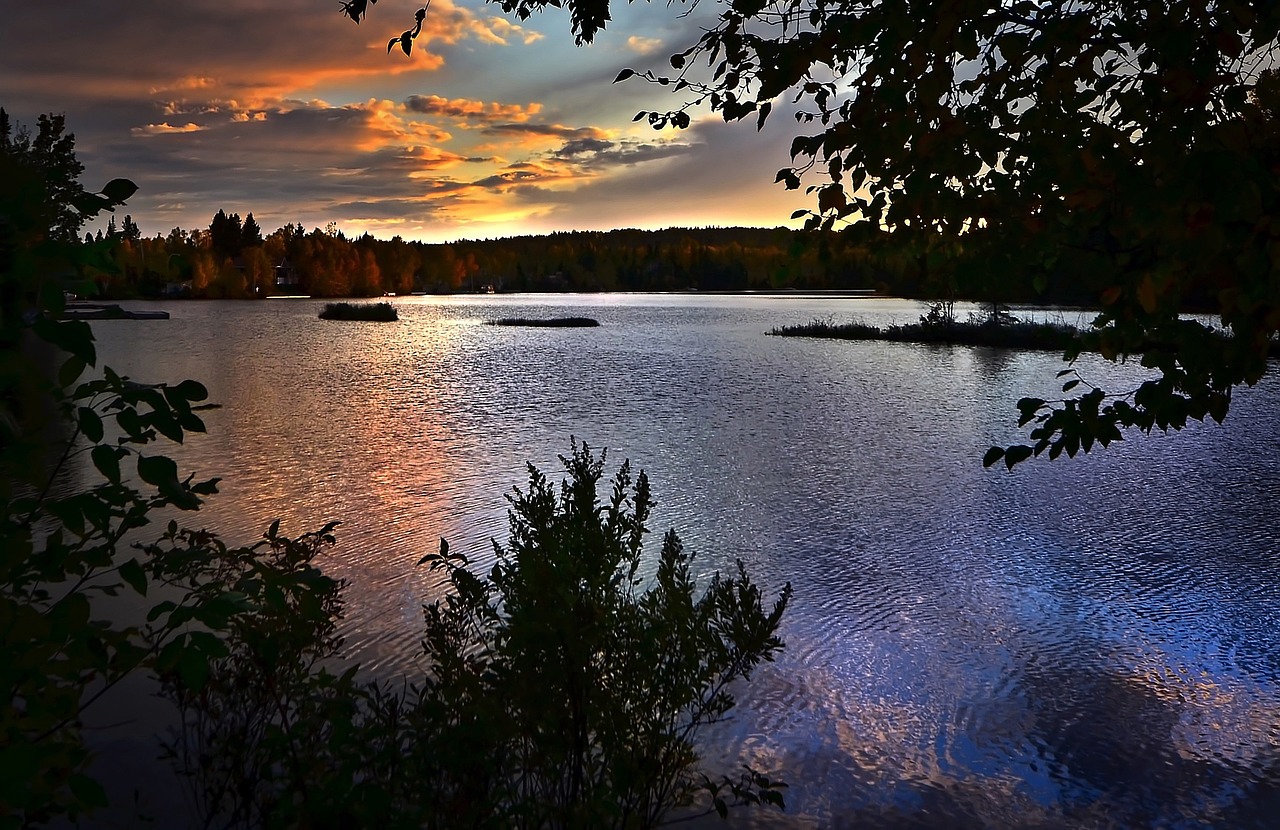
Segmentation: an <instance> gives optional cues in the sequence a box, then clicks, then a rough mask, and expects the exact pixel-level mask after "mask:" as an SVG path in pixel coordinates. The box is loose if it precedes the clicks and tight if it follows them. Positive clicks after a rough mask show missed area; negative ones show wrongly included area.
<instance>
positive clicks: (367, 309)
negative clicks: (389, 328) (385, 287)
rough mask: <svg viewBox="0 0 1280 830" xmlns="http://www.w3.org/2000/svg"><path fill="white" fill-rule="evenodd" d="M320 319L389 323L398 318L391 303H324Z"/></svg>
mask: <svg viewBox="0 0 1280 830" xmlns="http://www.w3.org/2000/svg"><path fill="white" fill-rule="evenodd" d="M320 319H321V320H371V321H374V322H379V323H390V322H393V321H395V320H399V319H400V315H399V314H398V313H397V312H396V307H395V306H393V305H392V304H391V303H325V306H324V308H323V309H321V311H320Z"/></svg>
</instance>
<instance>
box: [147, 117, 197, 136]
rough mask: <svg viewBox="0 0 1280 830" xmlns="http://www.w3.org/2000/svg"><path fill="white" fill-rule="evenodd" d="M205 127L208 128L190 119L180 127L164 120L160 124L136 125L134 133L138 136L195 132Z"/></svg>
mask: <svg viewBox="0 0 1280 830" xmlns="http://www.w3.org/2000/svg"><path fill="white" fill-rule="evenodd" d="M203 129H206V128H205V127H202V126H200V125H199V124H193V123H192V122H190V121H188V122H187V123H186V124H183V125H182V126H180V127H175V126H173V125H172V124H169V123H168V122H164V123H160V124H147V125H146V126H145V127H134V128H133V134H134V135H138V136H148V135H169V134H172V133H194V132H199V131H200V130H203Z"/></svg>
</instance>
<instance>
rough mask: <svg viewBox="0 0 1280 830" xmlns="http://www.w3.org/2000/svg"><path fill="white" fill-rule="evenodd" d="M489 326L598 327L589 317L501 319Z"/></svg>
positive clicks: (596, 321)
mask: <svg viewBox="0 0 1280 830" xmlns="http://www.w3.org/2000/svg"><path fill="white" fill-rule="evenodd" d="M489 325H491V326H534V327H542V328H593V327H595V326H598V325H600V323H599V321H598V320H593V319H592V318H590V317H503V318H501V319H498V320H490V321H489Z"/></svg>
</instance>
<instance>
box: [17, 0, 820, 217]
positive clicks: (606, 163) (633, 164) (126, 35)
mask: <svg viewBox="0 0 1280 830" xmlns="http://www.w3.org/2000/svg"><path fill="white" fill-rule="evenodd" d="M419 5H420V4H418V3H414V2H403V1H402V0H382V2H380V3H378V4H377V5H376V6H371V7H370V9H371V11H370V15H369V17H368V18H367V19H366V20H365V21H364V22H363V23H362V24H360V25H359V26H357V25H355V24H354V23H352V22H351V21H350V20H349V19H347V18H345V17H343V16H342V14H341V12H340V5H339V3H338V2H337V0H274V2H263V0H256V2H248V1H247V0H210V1H206V0H193V1H191V2H172V1H169V2H162V1H159V0H142V1H141V2H138V1H135V2H131V3H102V2H100V0H99V2H88V0H57V2H44V3H37V2H21V3H15V4H12V6H11V8H9V9H8V10H7V12H6V15H5V20H4V23H3V25H0V106H3V107H4V108H5V109H6V110H8V112H9V113H10V116H11V117H12V118H13V119H14V120H16V121H18V122H20V123H23V124H28V125H34V123H35V120H36V116H37V115H38V114H39V113H41V112H62V113H65V114H66V116H67V122H68V125H69V127H70V129H71V130H72V132H74V133H75V135H76V149H77V154H78V156H79V157H80V160H81V161H82V162H83V163H84V164H85V167H86V170H85V174H84V177H83V180H84V183H85V184H86V185H87V186H89V187H90V189H96V188H97V187H100V186H101V185H102V184H103V183H105V182H106V181H107V180H108V179H111V178H115V177H117V176H122V177H126V178H130V179H132V180H134V181H135V182H136V183H137V184H138V185H139V187H140V190H139V193H138V194H137V195H136V196H135V197H134V198H133V199H132V200H131V201H130V203H129V205H128V206H127V208H126V209H125V210H123V211H121V212H122V213H123V212H128V213H130V214H132V216H133V218H134V220H135V221H136V222H137V223H138V224H139V225H140V226H141V228H142V231H143V233H144V234H146V235H153V234H155V233H157V232H167V231H168V230H169V229H170V228H172V227H175V226H180V227H184V228H195V227H207V226H208V224H209V220H210V218H211V217H212V215H213V213H214V212H215V211H217V210H218V209H219V208H222V209H225V210H226V211H227V212H228V213H231V212H236V213H239V214H241V216H244V215H246V214H248V213H250V212H252V213H253V214H254V217H255V218H256V219H257V220H258V223H259V224H260V225H261V226H262V227H263V229H264V230H267V231H270V230H274V229H275V228H277V227H279V226H280V225H283V224H285V223H286V222H301V223H302V224H303V225H304V227H306V228H308V229H310V228H313V227H323V226H324V225H325V224H327V223H328V222H331V221H332V222H336V223H337V224H338V226H339V227H340V228H341V229H342V230H343V231H345V232H346V233H347V234H348V235H353V234H360V233H363V232H365V231H369V232H371V233H373V234H374V235H376V236H380V237H384V238H387V237H391V236H393V235H396V234H399V235H400V236H403V237H405V238H409V239H423V240H427V241H443V240H451V239H459V238H487V237H495V236H508V235H517V234H532V233H546V232H550V231H554V230H605V229H610V228H618V227H638V228H658V227H669V226H705V225H719V226H729V225H760V226H770V227H771V226H775V225H783V224H794V223H789V222H788V217H789V216H790V214H791V211H793V210H795V209H796V208H799V207H805V206H807V201H806V198H805V196H804V195H803V194H802V193H799V192H787V191H785V190H784V189H783V188H782V186H781V185H776V184H773V179H774V174H775V172H776V171H777V170H778V169H779V168H780V167H783V166H785V165H786V163H787V160H788V159H787V147H788V146H789V144H790V138H791V135H792V132H791V131H792V130H793V129H794V127H795V122H794V121H793V120H792V119H791V118H789V117H788V116H787V115H786V114H785V113H784V112H780V111H779V110H775V112H774V115H773V118H772V119H771V121H770V123H769V124H767V125H766V127H765V129H764V130H763V131H762V132H759V133H757V131H756V129H755V125H754V121H752V122H751V123H746V122H744V123H738V124H729V125H726V124H724V123H723V122H722V121H721V120H720V119H719V117H718V116H715V115H712V114H710V113H707V112H705V111H703V112H701V113H698V114H697V115H695V117H694V121H693V124H692V125H691V127H690V128H689V129H686V130H682V131H675V130H665V131H662V132H655V131H654V130H653V129H651V128H650V127H649V126H648V125H647V124H646V123H643V122H641V123H633V122H632V120H631V119H632V117H633V116H634V115H635V114H636V112H637V111H639V110H641V109H657V108H661V109H664V110H665V109H670V108H673V107H674V106H676V105H677V104H678V103H680V101H681V100H682V99H679V98H676V97H674V96H672V95H671V94H670V93H669V92H668V91H667V90H666V89H665V88H661V87H657V86H653V85H649V84H645V83H644V82H643V81H640V80H637V79H632V80H631V81H627V82H624V83H620V84H617V85H613V84H612V83H611V81H612V80H613V79H614V77H615V76H616V75H617V74H618V71H619V70H620V69H622V68H623V67H628V66H629V67H633V68H636V69H638V70H640V69H645V68H654V69H662V68H664V67H667V66H668V64H667V63H666V59H667V57H668V56H669V55H670V54H671V53H672V52H675V51H679V50H680V49H681V48H683V47H685V46H687V45H689V44H691V43H692V42H694V41H695V40H696V38H697V36H698V33H699V32H700V30H701V29H700V21H706V20H707V19H708V17H707V16H708V15H710V14H712V13H714V4H710V3H708V4H702V5H699V6H697V7H696V8H695V9H694V14H692V15H691V16H689V17H685V18H681V17H680V14H681V13H682V12H684V11H686V10H687V6H684V5H678V4H677V5H675V6H670V7H669V6H667V5H666V4H664V3H656V4H652V5H650V4H635V5H628V4H624V3H616V4H615V6H614V9H613V16H614V20H613V22H612V23H611V25H610V27H609V29H608V30H606V31H605V32H603V33H601V34H600V36H599V37H598V38H597V39H596V42H595V44H594V45H592V46H589V47H575V46H574V44H573V40H572V38H571V36H570V34H569V25H568V18H567V16H566V15H565V14H564V13H563V12H561V11H559V10H556V9H551V10H549V12H548V13H547V14H544V15H541V16H535V17H534V18H532V19H530V20H527V21H522V22H519V23H517V22H516V21H514V20H513V19H509V18H507V17H505V16H503V15H502V14H501V11H500V9H499V8H498V7H497V6H493V5H486V4H484V3H481V2H479V0H433V1H432V3H431V6H430V8H429V10H428V12H427V18H426V24H425V26H424V29H423V33H422V35H421V36H420V37H419V38H418V40H417V41H416V42H415V48H414V52H413V56H412V57H411V58H406V57H405V56H404V55H403V54H402V53H400V52H399V50H398V49H397V51H396V52H395V53H394V54H392V55H388V54H387V52H386V47H387V40H388V38H389V37H391V36H393V35H398V34H399V33H400V31H401V30H403V29H405V28H407V27H408V26H409V25H411V24H412V22H413V13H414V11H415V10H416V9H417V8H418V7H419Z"/></svg>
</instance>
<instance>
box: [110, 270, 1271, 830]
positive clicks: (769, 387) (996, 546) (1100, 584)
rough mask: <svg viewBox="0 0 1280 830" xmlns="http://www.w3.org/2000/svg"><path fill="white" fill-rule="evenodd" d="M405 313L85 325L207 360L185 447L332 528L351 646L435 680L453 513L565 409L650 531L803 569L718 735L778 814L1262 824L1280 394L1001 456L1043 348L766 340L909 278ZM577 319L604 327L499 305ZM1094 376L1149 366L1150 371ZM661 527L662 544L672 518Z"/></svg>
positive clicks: (187, 463) (295, 514) (564, 427)
mask: <svg viewBox="0 0 1280 830" xmlns="http://www.w3.org/2000/svg"><path fill="white" fill-rule="evenodd" d="M396 302H397V305H398V308H399V311H400V317H401V320H400V322H398V323H394V324H376V325H375V324H358V323H342V322H324V321H320V320H318V319H316V313H317V310H318V307H319V304H318V303H312V302H306V301H271V302H263V303H194V302H191V303H174V304H170V305H167V306H166V308H167V309H168V310H169V311H170V312H171V313H172V316H173V319H172V320H170V321H168V322H154V323H152V322H148V323H130V322H104V323H98V324H95V333H96V334H97V336H98V338H99V345H100V354H101V355H102V359H103V360H104V362H106V363H108V364H110V365H112V366H114V367H116V368H117V369H123V370H124V371H126V372H128V373H129V374H132V375H134V376H135V377H138V378H142V379H149V380H179V379H181V378H184V377H195V378H198V379H201V380H203V381H204V382H206V383H207V384H208V385H209V387H210V391H211V394H212V397H213V399H215V400H217V401H219V402H221V403H222V404H224V408H222V409H220V410H216V411H214V412H211V413H209V417H208V418H207V419H206V420H207V422H208V424H209V428H210V434H209V435H208V436H204V437H199V438H197V439H195V440H193V441H192V442H191V443H189V444H188V445H187V446H184V447H181V448H179V450H178V452H177V453H176V455H177V456H178V457H179V458H180V461H181V463H182V464H183V465H184V467H185V468H187V469H191V470H194V471H195V472H196V473H197V474H198V475H201V476H212V475H219V476H223V477H224V479H225V481H224V484H223V487H222V493H221V495H219V496H218V497H216V498H215V499H214V500H213V501H212V502H211V504H210V505H209V508H208V510H207V511H204V512H203V513H202V514H201V515H200V519H201V521H203V522H205V523H207V524H208V526H210V527H215V528H219V529H221V530H222V531H223V532H224V533H225V534H226V535H228V536H230V537H232V538H233V539H235V540H237V541H248V540H250V539H252V538H253V537H254V536H256V534H257V533H258V532H260V530H261V529H262V528H264V527H265V526H266V525H267V524H268V523H269V522H270V521H272V520H273V519H276V518H283V519H284V524H285V526H286V527H289V528H292V530H293V531H295V532H301V531H302V530H305V529H309V528H313V527H316V526H318V525H320V524H322V523H323V522H325V521H328V520H330V519H341V520H342V522H343V525H342V527H341V528H340V546H339V548H338V551H337V553H336V555H335V556H334V558H333V559H332V560H331V561H330V562H329V563H327V567H328V568H329V570H330V571H331V572H333V573H335V574H337V575H340V576H342V577H345V578H346V579H348V580H349V581H350V584H351V588H350V592H349V606H350V616H349V619H348V620H347V621H346V625H345V631H346V636H347V641H348V644H349V646H350V649H351V651H352V654H353V656H354V657H355V658H356V659H359V660H360V661H361V662H362V663H363V664H364V665H365V666H366V667H368V668H369V669H370V670H372V671H375V672H378V673H382V674H395V673H400V672H413V671H415V670H417V669H418V667H417V666H416V664H415V652H416V649H417V641H418V631H417V625H418V618H419V614H420V605H421V603H422V602H423V601H424V600H428V599H431V598H433V597H435V596H436V595H437V591H438V587H439V586H438V585H437V584H436V583H435V582H434V581H433V579H432V577H431V575H430V574H428V573H427V572H425V571H423V570H421V569H417V568H415V567H414V563H416V562H417V560H418V559H419V558H420V557H421V555H422V554H423V553H425V552H427V551H428V550H431V549H432V548H434V547H435V545H436V544H437V543H438V539H439V537H441V536H445V537H447V538H449V540H450V542H451V544H452V545H453V546H454V547H455V549H458V550H462V551H464V552H466V553H468V554H469V555H472V556H474V557H475V558H476V559H478V560H479V561H480V562H481V563H485V562H487V561H488V559H489V556H490V551H489V544H488V540H489V539H490V538H491V537H494V536H502V535H504V534H505V531H506V519H505V516H506V513H505V504H504V502H503V500H502V494H503V493H504V492H507V491H508V490H509V489H510V487H512V486H513V485H516V484H522V483H523V482H524V478H525V473H524V464H525V462H533V463H535V464H537V465H539V466H540V467H542V468H543V469H544V470H551V469H554V465H555V458H556V455H557V453H562V452H565V451H566V450H567V447H568V441H569V436H570V435H576V436H578V437H579V438H581V439H584V440H586V441H588V442H589V443H590V444H591V445H593V446H607V447H609V448H611V455H612V457H613V458H614V459H615V460H617V461H621V459H622V458H624V457H627V458H630V459H632V461H633V462H634V464H635V465H636V466H638V467H643V468H645V469H646V470H647V471H648V472H649V474H650V478H651V480H652V482H653V486H654V492H655V495H656V497H657V499H658V501H659V505H658V508H657V510H656V511H655V522H654V526H655V528H656V529H657V530H659V531H661V530H663V529H665V528H666V527H667V526H675V527H676V528H677V529H678V530H679V531H680V533H681V535H682V536H683V537H684V538H685V540H686V542H687V544H688V547H689V548H690V549H691V550H695V551H698V552H699V553H700V556H701V558H700V559H699V560H697V561H696V562H695V565H696V566H698V567H700V568H702V569H703V570H704V571H711V570H715V569H719V568H723V567H725V566H726V565H728V564H730V563H731V562H732V560H733V559H734V558H735V557H737V558H741V559H743V560H744V561H745V562H746V563H747V565H748V567H749V568H750V569H751V572H752V573H753V575H756V576H757V577H758V579H759V580H760V581H761V582H763V583H765V584H767V585H772V586H774V587H780V586H781V584H782V583H783V582H784V581H786V580H790V581H792V583H793V584H794V586H795V589H796V594H795V602H794V605H793V610H792V611H791V612H790V615H789V617H788V618H787V619H786V620H785V621H784V627H785V631H784V635H785V638H786V640H787V642H788V649H787V651H786V653H785V654H784V656H783V657H782V659H781V660H780V661H779V662H778V663H776V664H773V665H770V666H767V667H765V668H764V669H763V670H761V671H760V672H759V673H758V675H757V676H756V677H755V678H754V682H753V684H752V685H751V686H750V687H749V688H747V689H744V691H743V695H742V706H741V710H740V711H739V712H738V715H737V717H736V718H735V719H734V720H733V721H731V722H730V723H728V724H725V725H723V726H721V727H719V728H718V729H717V731H716V732H715V733H714V734H712V735H711V736H710V737H709V740H708V743H707V747H706V749H707V752H708V754H709V755H710V756H712V757H716V758H722V759H723V758H725V757H728V758H732V759H734V760H737V759H739V758H741V759H744V760H748V761H750V762H751V763H753V764H755V765H756V766H757V767H760V768H761V769H764V770H766V771H768V772H770V773H771V774H772V773H776V774H777V775H779V776H781V777H782V778H784V779H786V780H789V781H791V782H792V788H791V790H790V791H789V794H788V803H789V805H790V809H789V811H788V814H787V816H785V817H784V818H783V819H782V820H781V821H780V822H777V821H766V820H764V819H761V821H762V823H766V824H781V825H783V826H797V825H799V826H806V825H809V826H824V827H844V826H858V827H868V826H869V827H947V828H951V827H1027V826H1035V827H1135V826H1160V827H1199V826H1204V825H1206V824H1208V825H1216V826H1221V827H1242V826H1245V827H1247V826H1269V825H1270V821H1271V818H1272V817H1273V816H1274V815H1276V814H1277V813H1276V812H1275V811H1276V809H1277V808H1280V786H1277V785H1278V784H1280V683H1278V682H1277V681H1280V649H1278V648H1277V645H1280V578H1278V576H1280V574H1278V573H1277V572H1278V571H1280V559H1278V557H1277V554H1278V553H1280V551H1278V550H1277V534H1276V530H1275V528H1276V527H1277V518H1280V517H1278V515H1277V514H1278V513H1280V472H1278V471H1277V466H1276V460H1277V458H1280V435H1278V434H1277V433H1276V431H1275V429H1274V415H1273V413H1274V412H1275V411H1276V410H1277V404H1280V384H1277V383H1276V382H1275V380H1274V379H1269V380H1268V381H1267V382H1265V383H1264V384H1263V385H1262V386H1261V387H1260V388H1258V389H1254V390H1245V391H1243V392H1242V393H1240V394H1238V395H1237V401H1236V403H1235V411H1234V412H1233V415H1232V419H1231V421H1229V424H1230V428H1229V429H1218V428H1215V427H1202V426H1199V425H1196V426H1194V427H1193V428H1191V429H1189V430H1187V431H1186V432H1184V433H1182V434H1180V435H1173V436H1156V437H1153V438H1151V439H1146V440H1141V441H1131V442H1126V443H1124V444H1121V445H1118V446H1116V447H1114V448H1113V449H1111V450H1108V451H1107V452H1105V453H1103V454H1101V455H1097V456H1094V457H1089V458H1084V459H1076V460H1074V461H1071V462H1060V463H1054V464H1052V465H1049V464H1031V465H1027V466H1024V467H1023V468H1020V469H1019V471H1018V472H1017V473H1016V474H1012V475H1011V474H1006V473H1003V472H998V471H984V470H983V469H982V468H981V465H980V463H979V461H978V460H979V459H980V458H981V456H982V452H983V451H984V450H985V449H986V447H987V446H989V445H990V444H992V443H1001V442H1004V443H1007V442H1009V441H1012V440H1015V439H1016V438H1017V437H1018V434H1017V432H1016V430H1015V429H1014V426H1013V424H1014V420H1015V417H1016V416H1015V410H1014V408H1013V402H1014V401H1015V400H1017V398H1019V397H1022V396H1024V395H1038V396H1043V397H1050V396H1051V393H1052V392H1054V391H1055V386H1054V381H1053V375H1054V372H1055V371H1056V370H1057V369H1058V368H1061V367H1060V365H1059V364H1058V363H1057V362H1056V361H1055V359H1054V356H1052V355H1045V354H1030V353H1017V352H1006V351H998V350H983V349H967V348H947V347H936V346H935V347H924V346H911V345H900V344H884V343H842V342H832V341H817V340H797V339H780V338H779V339H776V338H769V337H766V336H765V335H764V332H765V331H766V330H768V329H769V328H771V327H773V326H775V325H781V324H787V323H795V322H805V321H808V320H810V319H813V318H815V317H826V316H829V315H832V314H835V315H836V316H837V318H838V319H845V318H850V317H856V318H861V319H863V320H865V321H867V322H886V321H890V320H897V321H900V320H903V319H911V318H914V317H915V316H916V315H918V314H919V313H920V308H919V307H917V306H915V305H913V304H910V303H903V302H898V301H875V300H870V301H869V300H858V301H853V300H817V299H802V298H750V297H687V296H682V297H662V296H630V295H612V296H599V297H596V296H576V297H520V296H498V297H484V298H471V297H461V298H412V299H410V298H400V299H398V300H397V301H396ZM556 314H575V315H587V316H592V317H595V318H597V319H599V320H600V322H601V324H602V325H601V327H600V328H597V329H519V328H497V327H490V326H485V325H482V324H481V323H482V321H483V320H485V319H489V318H494V317H499V316H538V315H556ZM1080 370H1081V372H1082V374H1084V375H1085V376H1086V377H1088V378H1089V379H1090V380H1092V381H1094V382H1096V383H1100V384H1102V385H1104V386H1107V387H1108V388H1114V389H1124V388H1129V387H1131V386H1132V385H1133V384H1134V383H1135V382H1136V381H1137V379H1139V378H1140V377H1141V375H1140V374H1139V372H1140V370H1139V369H1137V368H1136V367H1131V366H1111V365H1107V364H1103V363H1101V362H1100V361H1097V360H1094V359H1089V358H1086V359H1083V360H1082V361H1081V364H1080ZM659 535H660V534H659Z"/></svg>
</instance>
